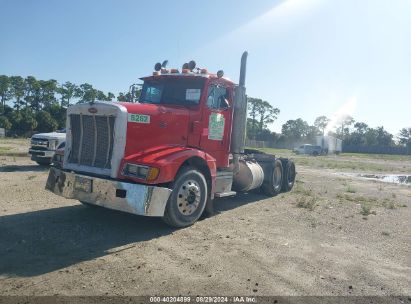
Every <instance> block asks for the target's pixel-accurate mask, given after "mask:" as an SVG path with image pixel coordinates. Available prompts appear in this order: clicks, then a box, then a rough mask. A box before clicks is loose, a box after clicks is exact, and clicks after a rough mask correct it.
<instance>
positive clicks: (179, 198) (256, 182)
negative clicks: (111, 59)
mask: <svg viewBox="0 0 411 304" xmlns="http://www.w3.org/2000/svg"><path fill="white" fill-rule="evenodd" d="M245 59H246V53H245V55H243V57H242V69H241V71H242V72H241V73H240V84H239V85H237V84H235V83H234V82H232V81H231V80H230V79H228V78H225V77H224V73H223V72H222V71H219V72H218V73H216V74H213V73H209V72H208V71H207V69H204V68H195V63H194V62H193V61H191V62H190V63H186V64H184V65H183V68H182V70H181V72H180V71H179V70H178V69H167V68H166V67H165V66H164V64H163V65H161V64H159V63H158V64H156V66H155V71H154V72H153V74H152V75H150V76H146V77H143V78H141V80H143V81H144V84H143V87H142V92H141V96H140V99H139V102H138V103H127V102H124V103H112V102H94V103H91V104H77V105H74V106H71V107H69V108H68V111H67V139H66V146H65V150H64V160H63V162H62V163H63V168H52V169H51V170H50V173H49V178H48V181H47V185H46V188H47V189H48V190H50V191H52V192H54V193H55V194H58V195H61V196H64V197H67V198H75V199H78V200H79V201H81V202H83V203H86V204H88V205H90V204H91V205H99V206H103V207H106V208H110V209H115V210H120V211H125V212H129V213H134V214H138V215H145V216H160V217H162V218H163V220H164V221H165V222H166V223H168V224H170V225H172V226H176V227H185V226H188V225H191V224H193V223H194V222H195V221H196V220H198V218H199V217H200V216H201V214H203V212H205V211H207V212H209V213H212V209H213V208H212V206H213V200H214V198H217V197H224V196H231V195H235V194H236V193H237V192H246V191H250V190H252V189H256V188H262V190H263V191H264V192H265V193H267V194H269V195H275V194H278V193H279V192H280V191H289V190H291V188H292V186H293V183H294V179H295V166H294V163H293V162H292V161H291V160H287V159H279V158H276V157H275V156H272V155H267V154H264V153H261V152H258V151H255V152H251V153H249V152H247V153H246V152H245V151H244V139H245V126H246V109H247V103H246V97H245V86H244V79H245Z"/></svg>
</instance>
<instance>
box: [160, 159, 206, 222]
mask: <svg viewBox="0 0 411 304" xmlns="http://www.w3.org/2000/svg"><path fill="white" fill-rule="evenodd" d="M207 197H208V189H207V182H206V179H205V178H204V175H203V174H202V173H201V172H200V171H198V170H197V169H195V168H193V167H185V168H183V169H182V170H181V172H179V173H178V174H177V177H176V179H175V182H174V185H173V192H172V193H171V195H170V197H169V199H168V202H167V205H166V209H165V212H164V216H163V218H162V219H163V221H164V222H165V223H166V224H168V225H170V226H173V227H177V228H182V227H187V226H190V225H192V224H194V223H195V222H196V221H197V220H198V219H199V218H200V216H201V214H202V213H203V211H204V208H205V206H206V201H207Z"/></svg>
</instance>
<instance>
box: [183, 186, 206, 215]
mask: <svg viewBox="0 0 411 304" xmlns="http://www.w3.org/2000/svg"><path fill="white" fill-rule="evenodd" d="M200 200H201V190H200V185H199V184H198V183H197V182H196V181H195V180H192V179H190V180H187V181H185V182H184V183H183V184H182V185H181V187H180V188H179V189H178V194H177V207H178V211H180V213H181V214H182V215H191V214H193V213H194V212H195V211H196V210H197V209H198V206H199V205H200Z"/></svg>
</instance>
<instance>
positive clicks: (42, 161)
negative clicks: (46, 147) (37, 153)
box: [35, 158, 51, 166]
mask: <svg viewBox="0 0 411 304" xmlns="http://www.w3.org/2000/svg"><path fill="white" fill-rule="evenodd" d="M35 162H36V163H37V164H38V165H40V166H49V165H50V164H51V159H50V158H37V159H36V160H35Z"/></svg>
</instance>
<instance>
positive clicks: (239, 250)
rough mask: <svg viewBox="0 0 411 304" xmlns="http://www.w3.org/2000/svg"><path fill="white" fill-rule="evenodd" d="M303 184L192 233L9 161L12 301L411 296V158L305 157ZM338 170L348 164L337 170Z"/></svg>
mask: <svg viewBox="0 0 411 304" xmlns="http://www.w3.org/2000/svg"><path fill="white" fill-rule="evenodd" d="M296 162H297V171H298V177H297V183H296V185H295V187H294V189H293V190H292V191H291V192H289V193H284V194H280V195H278V196H276V197H273V198H267V197H265V196H262V195H260V194H256V193H252V194H244V195H241V196H238V197H233V198H226V199H219V200H217V201H216V204H215V206H216V207H215V208H216V211H217V214H216V215H214V216H212V217H209V218H206V219H203V220H201V221H199V222H198V223H196V224H195V225H194V226H192V227H189V228H185V229H179V230H176V229H171V228H169V227H167V226H166V225H165V224H163V223H162V222H161V220H159V219H156V218H144V217H139V216H133V215H128V214H124V213H119V212H114V211H110V210H104V209H100V208H90V207H86V206H83V205H81V204H80V203H78V202H77V201H74V200H66V199H64V198H61V197H58V196H56V195H54V194H52V193H49V192H47V191H46V190H44V186H45V182H46V178H47V172H48V169H47V168H44V167H40V166H38V165H37V164H35V163H34V162H32V161H30V160H29V158H27V157H16V156H4V155H3V156H0V295H55V294H58V295H277V296H278V295H331V296H334V295H410V294H411V250H410V249H411V229H410V226H411V186H406V185H396V184H389V183H382V182H376V181H367V180H363V179H360V178H354V177H347V176H343V175H340V174H339V173H341V172H358V171H361V172H375V173H380V174H381V173H383V172H386V171H387V172H389V173H404V172H408V173H410V174H411V158H410V157H408V158H407V157H404V158H395V157H394V158H389V159H386V158H378V157H368V158H367V157H356V156H352V155H349V156H339V157H320V158H315V159H314V158H310V157H307V156H299V157H297V158H296ZM335 164H337V165H335Z"/></svg>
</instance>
